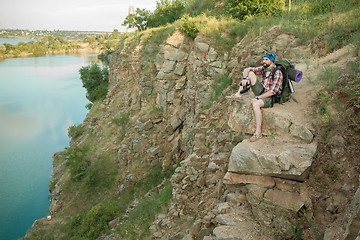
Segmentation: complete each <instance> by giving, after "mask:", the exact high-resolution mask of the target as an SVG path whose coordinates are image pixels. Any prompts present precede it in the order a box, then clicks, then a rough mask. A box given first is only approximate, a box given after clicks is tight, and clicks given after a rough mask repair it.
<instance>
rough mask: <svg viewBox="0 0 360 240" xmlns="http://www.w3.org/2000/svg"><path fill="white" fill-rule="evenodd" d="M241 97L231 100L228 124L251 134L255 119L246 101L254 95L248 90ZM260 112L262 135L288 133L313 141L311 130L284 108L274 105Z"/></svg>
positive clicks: (304, 140)
mask: <svg viewBox="0 0 360 240" xmlns="http://www.w3.org/2000/svg"><path fill="white" fill-rule="evenodd" d="M242 97H243V99H242V100H240V101H233V102H232V104H231V110H230V116H229V120H228V125H229V126H230V128H231V129H233V130H235V131H238V132H242V133H247V134H253V133H254V132H255V120H254V114H253V111H252V109H251V107H250V106H249V104H248V103H249V102H250V99H251V98H253V97H254V94H253V93H252V92H249V93H246V94H243V95H242ZM262 113H263V127H262V130H263V134H264V135H267V136H276V135H282V134H289V135H291V136H292V137H293V138H295V139H298V140H301V141H303V142H306V143H311V142H312V141H313V139H314V135H313V134H312V132H311V131H310V130H309V129H308V128H307V127H305V126H304V125H302V124H301V123H299V122H297V121H295V120H294V118H293V116H291V115H290V114H289V113H287V112H284V110H281V109H279V108H276V107H274V108H266V109H262Z"/></svg>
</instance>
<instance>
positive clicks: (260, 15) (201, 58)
mask: <svg viewBox="0 0 360 240" xmlns="http://www.w3.org/2000/svg"><path fill="white" fill-rule="evenodd" d="M291 2H292V4H291V10H290V11H289V6H288V3H289V2H288V1H286V2H282V1H280V0H261V1H251V0H247V1H237V0H227V1H213V0H206V1H200V0H189V1H184V2H183V1H177V0H174V1H167V0H161V1H160V2H158V5H157V9H156V10H155V11H154V12H148V11H146V10H141V9H138V10H137V11H136V14H135V15H134V16H131V17H130V18H128V19H127V20H126V23H127V24H129V23H131V24H134V26H136V27H137V28H138V31H135V32H133V33H128V34H123V35H120V36H119V37H118V38H117V39H116V47H115V48H113V49H110V50H108V51H104V52H103V55H102V57H103V58H104V59H106V61H108V62H109V67H110V71H109V85H108V92H107V96H106V98H105V99H104V100H103V98H102V97H100V98H99V100H98V99H97V98H93V105H92V106H91V110H90V112H89V114H88V115H87V117H86V118H85V119H84V122H83V124H81V125H79V126H73V127H72V128H70V129H69V136H71V137H72V140H71V143H70V147H69V148H68V149H65V150H64V151H63V152H59V153H56V154H54V162H53V165H54V170H53V175H52V180H51V182H50V183H49V189H50V193H51V197H52V203H51V206H50V214H51V215H52V220H51V221H47V220H46V219H40V220H38V221H36V222H35V223H34V225H33V227H32V229H31V230H30V231H28V233H27V235H26V237H25V239H154V238H157V239H208V240H209V239H221V238H217V237H216V236H218V235H217V234H218V233H215V232H213V230H214V229H216V228H215V227H217V226H218V225H219V224H220V223H219V222H221V220H219V219H220V218H219V215H221V214H225V213H229V211H230V210H228V207H221V206H223V205H221V203H224V202H226V201H227V200H228V199H229V198H231V196H235V195H236V194H237V195H236V196H238V197H237V198H236V201H238V202H237V205H236V206H237V208H236V209H237V210H238V209H240V206H242V208H244V209H245V210H244V212H246V213H247V214H246V216H244V217H246V219H247V221H246V223H253V224H250V225H249V226H250V227H249V228H248V229H253V232H252V233H251V234H254V236H255V235H256V236H261V237H263V238H260V237H259V238H258V239H271V238H273V239H322V238H323V236H324V235H325V234H328V235H327V236H330V233H329V232H331V231H332V230H334V229H335V227H337V226H340V225H341V226H342V224H344V221H345V220H343V216H344V212H345V211H346V207H347V205H349V204H350V202H351V200H352V198H353V196H354V195H355V192H356V189H357V188H358V186H359V182H358V176H359V172H360V169H359V165H358V160H357V159H358V157H357V156H358V155H359V154H360V150H359V147H358V146H359V144H360V143H359V136H360V134H359V133H360V127H359V126H360V118H359V112H360V107H359V106H360V95H359V92H360V91H359V90H360V68H359V55H360V31H359V29H360V2H359V1H358V0H350V1H345V0H336V1H330V0H317V1H315V0H314V1H313V0H311V1H303V0H297V1H294V0H293V1H291ZM267 34H268V35H267ZM280 35H284V36H285V37H286V38H290V37H291V39H292V40H293V42H292V44H293V45H291V44H290V45H289V44H288V45H286V46H287V49H286V50H285V49H281V48H279V49H276V52H277V53H278V56H279V57H283V56H294V58H295V59H294V61H297V62H296V63H298V64H299V66H302V67H303V69H302V70H303V71H304V74H305V78H306V80H302V81H303V82H306V83H308V85H306V86H304V85H300V84H299V88H306V89H310V90H311V91H310V92H311V93H310V94H308V95H298V96H300V97H301V98H298V97H296V98H297V99H296V103H297V102H300V105H301V101H303V102H306V103H308V105H307V106H303V105H302V106H303V108H301V109H306V111H308V112H306V113H305V112H304V113H303V115H306V116H307V117H308V118H307V119H306V124H308V125H311V127H309V128H310V129H311V132H312V134H314V135H315V139H316V141H317V142H318V147H317V153H316V157H315V160H314V162H313V166H312V168H311V172H310V175H309V177H308V178H307V179H306V180H305V183H304V184H305V186H306V189H307V191H306V192H308V193H309V197H308V199H309V200H311V201H310V202H311V203H310V204H309V203H307V205H306V207H307V208H302V209H301V211H299V212H295V213H294V216H293V218H292V219H291V220H289V221H287V222H286V221H284V223H281V224H284V226H285V225H286V226H287V227H286V226H285V227H284V229H280V228H278V229H277V228H276V227H271V228H270V229H269V228H268V227H269V226H266V224H261V223H258V222H257V221H255V220H254V218H253V216H252V214H253V213H251V211H250V210H249V209H250V208H251V207H249V203H248V202H246V201H244V199H245V198H244V197H242V196H243V195H242V193H243V192H246V193H247V191H250V190H246V189H245V187H241V186H235V187H238V189H237V190H234V189H233V188H232V187H230V186H225V185H224V184H223V181H222V179H223V177H224V175H225V172H226V171H227V166H228V163H229V157H230V154H231V151H232V149H233V148H234V147H235V146H236V145H237V144H238V143H240V142H242V141H243V140H244V138H246V135H245V133H239V132H237V131H235V130H234V129H231V128H230V127H229V126H228V118H229V117H228V116H229V112H230V110H229V106H230V103H229V102H227V101H226V100H225V99H224V96H225V95H226V94H229V93H231V92H233V91H234V89H236V88H237V84H238V80H239V76H238V75H239V73H240V72H241V70H242V69H241V68H242V67H244V66H243V64H245V63H246V64H249V65H251V64H259V57H260V61H261V58H262V56H263V54H264V52H265V51H269V50H272V49H271V47H272V44H274V45H275V43H273V42H272V41H273V40H275V39H277V38H276V37H278V36H280ZM285 37H284V38H285ZM264 39H265V40H267V41H268V42H267V43H266V44H270V46H269V45H266V46H265V40H264ZM114 41H115V39H114ZM262 44H264V45H262ZM281 44H282V43H280V44H278V45H277V46H283V45H281ZM243 46H251V51H250V50H247V49H248V48H250V47H247V48H246V49H245V47H244V48H243ZM289 46H290V47H289ZM349 46H350V47H349ZM268 47H269V48H270V49H269V48H268ZM289 48H290V50H291V51H290V50H289ZM204 49H205V50H204ZM349 49H350V50H349ZM287 51H288V52H287ZM338 52H340V53H342V55H341V54H340V53H339V54H340V55H339V56H344V59H341V57H336V56H338V55H337V53H338ZM332 56H335V57H332ZM239 63H241V66H239V65H240V64H239ZM325 66H326V67H325ZM99 71H100V70H99ZM100 85H101V88H102V89H101V92H103V91H104V89H103V87H104V81H102V82H101V83H99V86H100ZM90 89H96V86H91V88H90ZM299 92H300V93H301V92H302V91H299ZM303 92H305V91H303ZM89 93H90V92H89ZM303 99H304V100H303ZM294 101H295V100H293V102H291V103H289V105H287V104H285V105H284V106H281V107H282V109H286V107H287V106H296V105H294V104H295V102H294ZM299 109H300V108H299ZM288 110H289V109H288ZM292 110H293V111H295V110H296V109H295V110H294V109H292ZM289 112H291V111H290V110H289ZM299 114H300V113H299ZM309 116H310V117H309ZM304 118H305V117H304ZM277 134H278V133H270V134H269V135H268V136H267V137H268V138H269V139H272V140H273V139H277V137H279V136H278V135H277ZM338 135H340V137H337V136H338ZM280 137H281V136H280ZM277 181H278V180H277ZM286 183H287V184H288V182H286ZM279 185H281V184H279ZM288 185H291V186H298V185H301V184H300V183H291V184H290V183H289V184H288ZM288 185H286V184H284V185H283V186H285V187H286V186H288ZM301 186H303V185H301ZM285 187H284V188H285ZM239 189H241V190H239ZM259 191H260V190H259ZM341 191H343V192H344V195H341V197H339V198H337V196H338V195H337V193H339V192H341ZM229 196H230V197H229ZM232 198H234V197H232ZM327 199H329V200H327ZM219 204H220V205H219ZM214 209H215V210H214ZM248 210H249V211H248ZM269 211H270V210H269ZM235 212H236V211H235ZM243 215H244V213H243ZM355 219H356V216H355ZM354 221H355V220H354ZM333 223H336V224H338V225H337V226H332V224H333ZM279 224H280V223H279ZM354 224H355V226H356V222H355V223H354ZM276 226H278V225H276ZM255 228H256V229H255ZM329 229H330V230H331V231H330V230H329ZM290 230H291V231H290ZM224 231H225V230H224ZM249 231H251V230H249ZM355 231H356V230H355ZM244 232H246V231H245V230H244ZM353 232H354V231H352V232H351V234H353ZM289 233H290V234H289ZM334 234H335V233H334ZM228 236H229V235H228ZM350 237H351V235H350ZM254 239H257V238H254ZM328 239H330V238H328ZM334 239H335V238H334Z"/></svg>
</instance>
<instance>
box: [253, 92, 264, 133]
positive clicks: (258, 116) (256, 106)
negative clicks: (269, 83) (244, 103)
mask: <svg viewBox="0 0 360 240" xmlns="http://www.w3.org/2000/svg"><path fill="white" fill-rule="evenodd" d="M251 105H252V108H253V111H254V116H255V123H256V130H255V135H256V136H261V127H262V112H261V108H262V107H264V106H265V104H264V102H263V100H261V99H259V100H253V101H251Z"/></svg>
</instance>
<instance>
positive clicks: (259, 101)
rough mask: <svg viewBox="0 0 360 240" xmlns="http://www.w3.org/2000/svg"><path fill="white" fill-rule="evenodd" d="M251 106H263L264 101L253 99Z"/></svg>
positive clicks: (255, 107)
mask: <svg viewBox="0 0 360 240" xmlns="http://www.w3.org/2000/svg"><path fill="white" fill-rule="evenodd" d="M251 105H252V108H253V109H254V110H255V109H260V108H262V107H264V105H265V104H264V102H263V101H262V100H257V101H254V102H252V104H251Z"/></svg>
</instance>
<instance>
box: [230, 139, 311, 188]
mask: <svg viewBox="0 0 360 240" xmlns="http://www.w3.org/2000/svg"><path fill="white" fill-rule="evenodd" d="M316 149H317V144H316V143H313V144H303V143H300V142H295V141H293V140H291V138H286V137H284V136H281V139H280V138H262V139H260V140H258V141H257V142H255V143H251V142H250V141H248V140H244V141H243V142H241V143H239V144H238V145H237V146H236V147H235V148H234V149H233V150H232V152H231V156H230V161H229V169H228V171H229V172H234V173H242V174H249V175H265V176H273V177H280V178H284V179H290V180H297V181H304V180H305V179H306V177H307V176H308V174H309V168H310V166H311V164H312V161H313V159H314V157H315V153H316Z"/></svg>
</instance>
